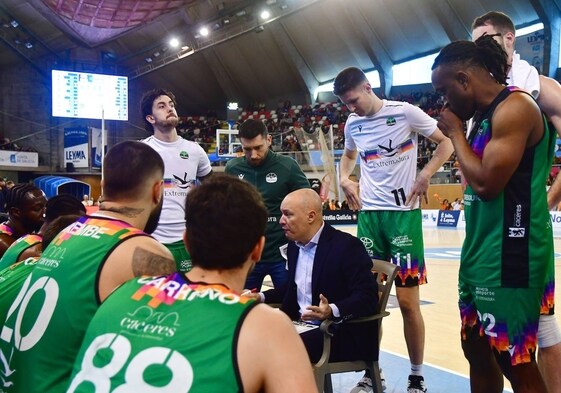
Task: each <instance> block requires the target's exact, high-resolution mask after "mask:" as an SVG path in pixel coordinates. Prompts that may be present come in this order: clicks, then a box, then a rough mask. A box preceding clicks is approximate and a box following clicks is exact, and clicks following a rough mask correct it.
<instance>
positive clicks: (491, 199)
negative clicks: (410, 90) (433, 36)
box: [432, 35, 555, 393]
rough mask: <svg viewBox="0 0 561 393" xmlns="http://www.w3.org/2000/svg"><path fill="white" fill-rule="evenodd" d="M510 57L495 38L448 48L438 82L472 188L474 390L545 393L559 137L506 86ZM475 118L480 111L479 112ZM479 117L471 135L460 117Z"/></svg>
mask: <svg viewBox="0 0 561 393" xmlns="http://www.w3.org/2000/svg"><path fill="white" fill-rule="evenodd" d="M506 73H507V55H506V53H505V52H504V51H503V50H502V48H501V47H500V45H499V44H498V43H497V42H496V41H495V40H494V39H493V37H492V36H490V35H484V36H482V37H480V38H479V39H478V40H476V41H475V43H473V42H470V41H458V42H455V43H452V44H450V45H448V46H446V47H445V48H444V49H442V51H441V52H440V54H439V55H438V57H437V58H436V59H435V62H434V65H433V73H432V82H433V86H434V88H435V90H436V91H437V92H439V93H441V94H443V95H444V96H445V97H446V99H447V100H448V103H447V104H446V105H445V107H444V109H443V111H442V113H441V117H440V120H439V122H438V127H439V128H440V129H441V130H442V131H443V132H444V133H445V134H446V135H448V136H449V137H450V139H451V140H452V143H453V144H454V148H455V151H456V155H457V158H458V161H459V162H460V166H461V168H462V173H463V175H464V177H465V179H466V181H467V188H466V191H465V196H464V200H465V216H466V238H465V241H464V245H463V247H462V256H461V265H460V276H459V289H460V299H459V306H460V314H461V317H462V347H463V349H464V354H465V356H466V358H467V359H468V361H469V363H470V379H471V388H472V392H485V393H493V392H502V389H503V378H502V375H501V372H502V374H504V375H505V376H506V377H507V378H508V379H509V380H510V382H511V384H512V387H513V390H514V391H515V392H546V391H547V390H546V387H545V384H544V382H543V379H542V376H541V374H540V372H539V370H538V367H537V365H536V362H535V351H536V343H537V329H538V321H539V315H540V307H541V297H542V294H543V291H544V282H545V275H546V272H547V270H548V269H549V267H550V265H551V264H552V263H553V238H552V230H551V221H550V217H549V212H548V206H547V196H546V189H545V182H546V179H547V176H548V173H549V168H550V167H551V162H552V158H553V147H554V140H555V134H554V133H553V132H551V131H550V130H549V129H548V127H547V124H546V123H545V119H544V118H543V115H542V113H541V111H540V109H539V107H538V105H537V104H536V102H535V101H534V99H533V98H532V97H531V96H530V95H529V94H527V93H525V92H522V91H521V90H520V89H516V88H512V89H511V88H507V87H505V84H506ZM474 116H475V117H474ZM472 117H474V122H473V123H474V125H473V127H472V128H471V130H468V136H467V138H466V135H465V133H464V125H463V122H462V121H467V120H468V119H470V118H472Z"/></svg>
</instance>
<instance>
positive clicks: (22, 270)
mask: <svg viewBox="0 0 561 393" xmlns="http://www.w3.org/2000/svg"><path fill="white" fill-rule="evenodd" d="M38 259H39V258H27V259H26V260H23V261H21V262H17V263H14V264H12V265H10V266H9V267H7V268H5V269H2V270H1V271H0V320H2V322H4V321H5V320H6V315H7V314H8V309H9V308H10V306H11V305H12V303H13V302H14V299H15V298H16V296H17V294H18V293H19V291H20V289H21V286H22V284H23V282H24V281H25V279H26V278H27V277H28V276H29V274H30V273H31V271H32V270H33V268H34V266H35V264H36V263H37V260H38ZM2 372H6V370H2ZM0 391H2V388H1V387H0Z"/></svg>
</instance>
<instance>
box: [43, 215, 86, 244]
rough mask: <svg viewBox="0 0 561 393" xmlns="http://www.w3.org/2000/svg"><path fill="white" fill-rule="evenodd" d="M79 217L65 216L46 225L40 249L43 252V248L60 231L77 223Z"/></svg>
mask: <svg viewBox="0 0 561 393" xmlns="http://www.w3.org/2000/svg"><path fill="white" fill-rule="evenodd" d="M80 217H81V216H80V215H79V214H65V215H62V216H59V217H57V218H55V219H54V220H53V221H51V222H50V223H49V224H47V226H46V228H45V230H44V231H43V237H42V240H41V249H42V250H43V251H45V248H47V246H48V245H49V244H51V242H52V241H53V239H54V238H55V237H56V235H58V234H59V233H60V231H62V230H63V229H64V228H66V227H67V226H69V225H70V224H72V223H74V222H75V221H77V220H78V219H79V218H80Z"/></svg>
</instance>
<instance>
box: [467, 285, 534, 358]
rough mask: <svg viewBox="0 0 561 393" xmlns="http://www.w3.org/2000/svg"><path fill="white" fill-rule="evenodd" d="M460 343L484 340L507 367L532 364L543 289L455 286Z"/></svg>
mask: <svg viewBox="0 0 561 393" xmlns="http://www.w3.org/2000/svg"><path fill="white" fill-rule="evenodd" d="M458 290H459V301H458V305H459V308H460V316H461V318H462V340H463V341H466V340H470V339H473V338H474V335H475V336H479V337H483V336H484V335H485V337H487V341H488V342H489V346H490V347H491V349H493V350H494V351H495V355H496V356H497V358H499V359H505V358H506V359H510V364H511V365H512V366H516V365H517V364H522V363H530V362H533V361H535V354H536V347H537V340H538V338H537V334H538V323H539V317H540V303H541V301H540V299H541V297H542V294H543V290H542V288H490V287H478V286H474V285H469V284H467V283H464V282H462V281H461V279H460V283H459V285H458Z"/></svg>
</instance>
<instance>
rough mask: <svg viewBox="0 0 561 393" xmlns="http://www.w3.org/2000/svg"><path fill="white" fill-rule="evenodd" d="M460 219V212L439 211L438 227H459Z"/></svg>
mask: <svg viewBox="0 0 561 393" xmlns="http://www.w3.org/2000/svg"><path fill="white" fill-rule="evenodd" d="M459 219H460V211H459V210H439V211H438V220H437V223H436V226H439V227H454V228H455V227H457V226H458V221H459Z"/></svg>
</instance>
